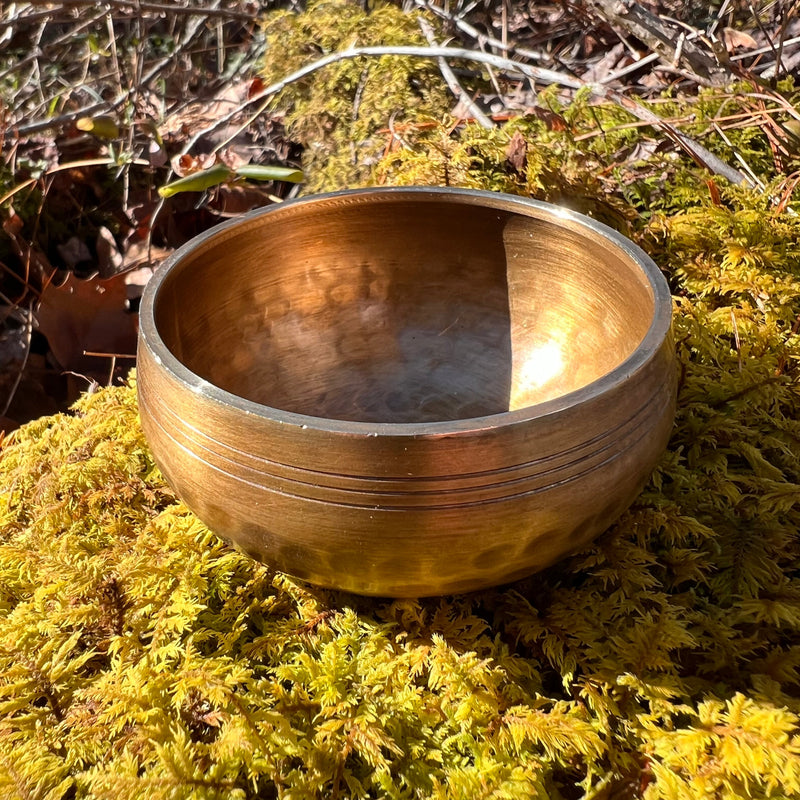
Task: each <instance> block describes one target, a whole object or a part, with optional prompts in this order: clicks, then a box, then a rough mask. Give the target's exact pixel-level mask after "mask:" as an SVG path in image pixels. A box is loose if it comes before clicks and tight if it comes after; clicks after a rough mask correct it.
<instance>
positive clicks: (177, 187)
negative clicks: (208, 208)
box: [158, 164, 231, 197]
mask: <svg viewBox="0 0 800 800" xmlns="http://www.w3.org/2000/svg"><path fill="white" fill-rule="evenodd" d="M230 176H231V171H230V169H228V167H226V166H225V165H224V164H215V165H214V166H213V167H211V168H210V169H204V170H203V171H202V172H193V173H192V174H191V175H187V176H186V177H185V178H180V179H178V180H177V181H173V182H172V183H167V184H165V185H164V186H161V187H159V190H158V193H159V194H160V195H161V197H172V195H174V194H180V193H181V192H203V191H205V190H206V189H210V188H211V187H212V186H217V185H219V184H220V183H224V182H225V181H226V180H228V178H230Z"/></svg>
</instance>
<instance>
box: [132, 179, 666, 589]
mask: <svg viewBox="0 0 800 800" xmlns="http://www.w3.org/2000/svg"><path fill="white" fill-rule="evenodd" d="M670 315H671V300H670V296H669V291H668V288H667V286H666V282H665V281H664V279H663V277H662V276H661V275H660V273H659V272H658V270H657V268H656V267H655V265H654V264H653V263H652V262H651V261H650V260H649V259H648V258H647V256H645V255H644V253H642V251H640V250H638V248H636V247H634V246H633V245H632V244H631V243H630V242H628V241H627V240H626V239H624V238H623V237H622V236H620V235H619V234H617V233H615V232H614V231H611V230H610V229H607V228H605V227H604V226H602V225H599V224H598V223H595V222H593V221H590V220H587V219H586V218H583V217H581V216H579V215H577V214H574V213H571V212H567V211H564V210H563V209H560V208H557V207H554V206H548V205H545V204H541V203H535V202H533V201H529V200H521V199H519V198H512V197H508V196H503V195H497V194H489V193H484V192H471V191H466V190H444V189H383V190H380V189H378V190H364V191H358V192H346V193H339V194H336V195H328V196H320V197H315V198H308V199H304V200H300V201H295V202H292V203H286V204H284V205H282V206H277V207H272V208H270V209H269V210H267V211H261V212H258V213H256V214H254V215H250V216H249V217H246V218H244V219H241V220H237V221H236V222H234V223H232V224H226V225H223V226H220V227H219V228H217V229H214V230H212V231H210V232H209V233H207V234H205V235H203V236H201V237H198V238H197V239H195V240H193V241H192V242H191V243H190V244H189V245H187V246H186V247H184V248H182V249H181V250H180V251H178V252H177V253H176V254H175V255H174V256H173V257H172V258H171V259H170V261H169V262H168V264H167V265H165V266H164V267H162V268H161V270H160V271H159V273H157V275H156V277H155V278H154V279H153V281H151V283H150V285H149V286H148V288H147V291H146V293H145V297H144V300H143V304H142V311H141V324H140V331H141V333H140V344H139V364H138V376H139V377H138V380H139V383H138V385H139V400H140V410H141V416H142V423H143V426H144V430H145V434H146V436H147V439H148V441H149V443H150V445H151V447H152V450H153V453H154V455H155V457H156V460H157V461H158V463H159V465H160V466H161V468H162V470H163V472H164V474H165V475H166V477H167V479H168V480H169V481H170V483H171V484H172V485H173V487H174V488H175V490H176V491H177V492H178V494H179V495H180V496H181V497H182V498H183V499H184V501H185V502H186V504H187V505H188V506H189V507H190V508H192V509H193V510H194V511H195V512H196V513H197V515H198V516H199V517H200V518H201V519H203V520H204V521H205V522H206V523H207V524H208V525H209V526H210V527H211V528H212V529H213V530H215V531H216V532H218V533H219V534H221V535H223V536H226V537H228V538H229V539H231V540H233V541H234V542H236V543H237V544H239V545H240V546H241V547H242V548H243V549H244V550H245V551H246V552H248V553H250V554H251V555H253V556H254V557H255V558H258V559H261V560H263V561H266V562H268V563H270V564H273V565H274V566H276V567H278V568H280V569H282V570H285V571H286V572H289V573H290V574H293V575H295V576H297V577H300V578H304V579H307V580H309V581H311V582H314V583H318V584H322V585H325V586H332V587H337V588H342V589H346V590H350V591H354V592H359V593H365V594H383V595H392V596H420V595H430V594H439V593H447V592H456V591H466V590H472V589H478V588H482V587H485V586H490V585H495V584H498V583H501V582H506V581H509V580H513V579H516V578H519V577H522V576H524V575H527V574H530V573H532V572H534V571H536V570H538V569H541V568H543V567H545V566H547V565H548V564H551V563H552V562H553V561H555V560H556V559H558V558H559V557H561V556H563V555H565V554H566V553H568V552H570V551H573V550H575V549H576V548H579V547H581V546H583V545H585V544H586V543H587V542H589V541H590V540H591V539H592V538H593V537H594V536H596V535H597V534H598V533H599V532H600V531H602V530H603V529H604V528H606V527H607V526H608V525H609V524H610V523H611V522H613V520H614V519H615V518H616V517H617V516H618V515H619V514H620V513H621V512H622V511H623V510H624V509H625V508H627V506H628V505H629V504H630V503H631V502H632V500H633V499H634V498H635V496H636V494H637V493H638V492H639V491H640V489H641V486H642V485H643V483H644V481H645V480H646V479H647V477H648V475H649V473H650V472H651V470H652V468H653V466H654V464H655V462H656V461H657V459H658V457H659V455H660V454H661V452H662V451H663V449H664V447H665V445H666V441H667V438H668V435H669V432H670V429H671V426H672V421H673V417H674V401H675V365H674V351H673V346H672V342H671V339H670Z"/></svg>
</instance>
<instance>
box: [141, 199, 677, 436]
mask: <svg viewBox="0 0 800 800" xmlns="http://www.w3.org/2000/svg"><path fill="white" fill-rule="evenodd" d="M403 194H406V195H408V196H409V197H411V198H413V197H415V196H417V197H421V196H424V197H425V198H426V199H437V198H438V199H443V200H447V199H452V200H456V199H459V198H460V199H466V200H468V201H472V202H480V203H482V204H484V205H487V206H489V207H492V206H494V207H497V208H500V207H503V208H505V209H506V210H511V211H513V210H514V209H513V208H512V207H514V206H515V207H517V208H518V209H519V211H520V212H521V213H522V214H523V215H524V216H531V215H530V214H525V210H526V209H527V210H529V211H530V210H533V211H535V212H537V216H539V217H540V218H541V217H545V218H549V219H551V220H553V221H560V222H566V223H568V224H570V225H571V226H572V227H573V228H577V229H584V230H586V231H587V233H591V234H593V235H594V236H599V237H600V238H602V239H605V240H606V241H607V243H608V244H609V245H611V246H612V247H613V248H616V249H618V250H620V251H622V254H623V255H624V256H626V257H627V258H628V259H629V260H630V261H632V262H633V263H635V264H636V265H637V266H638V267H639V269H640V270H641V273H642V275H643V277H644V278H645V279H646V282H647V285H648V287H649V289H650V291H651V292H652V295H653V309H654V313H653V318H652V319H651V322H650V326H649V327H648V330H647V332H646V333H645V335H644V337H643V338H642V340H641V341H640V342H639V344H638V345H637V346H636V348H635V349H634V350H633V352H632V353H631V354H630V355H629V356H628V357H627V358H626V359H625V360H624V361H622V362H620V364H618V365H617V366H616V367H614V369H612V370H610V371H609V372H607V373H605V374H604V375H601V376H600V377H599V378H597V379H595V380H594V381H592V382H591V383H588V384H586V385H585V386H582V387H581V388H579V389H576V390H574V391H572V392H568V393H566V394H563V395H560V396H559V397H554V398H552V399H550V400H546V401H544V402H542V403H536V404H534V405H532V406H526V407H524V408H519V409H515V410H513V411H501V412H499V413H495V414H486V415H483V416H478V417H465V418H463V419H456V420H444V421H435V422H388V421H387V422H364V421H360V420H339V419H329V418H326V417H317V416H313V415H310V414H301V413H298V412H296V411H288V410H284V409H279V408H275V407H273V406H267V405H263V404H261V403H256V402H254V401H252V400H248V399H246V398H244V397H240V396H239V395H236V394H233V393H232V392H229V391H227V390H225V389H222V388H221V387H219V386H216V385H215V384H213V383H211V382H209V381H207V380H206V379H205V378H203V377H201V376H200V375H198V374H197V373H195V372H193V371H192V370H190V369H189V368H188V367H187V366H186V365H185V364H183V362H182V361H180V359H178V358H177V357H176V356H175V355H174V354H173V353H172V351H171V350H170V349H169V348H168V347H167V345H166V344H165V342H164V340H163V339H162V338H161V335H160V334H159V331H158V327H157V325H156V322H155V304H156V300H157V296H158V292H159V289H160V288H161V286H162V285H163V284H164V282H165V280H166V279H167V277H168V276H169V274H170V273H171V272H172V271H173V269H174V268H176V266H177V265H178V264H179V263H180V262H181V261H182V260H183V259H184V258H185V257H187V256H188V255H190V254H191V253H192V252H193V251H194V250H196V249H197V248H198V247H200V246H203V245H205V244H206V243H207V242H208V241H209V240H210V239H213V238H216V237H217V236H219V235H220V234H224V233H225V232H226V231H228V230H230V229H231V228H235V227H237V226H239V225H244V224H248V223H250V222H252V220H254V219H257V218H259V217H262V216H265V215H267V214H271V213H275V212H279V211H281V210H282V209H284V208H288V207H290V206H293V205H308V204H313V203H318V202H325V201H329V200H331V199H336V198H348V197H366V196H368V195H383V196H387V195H403ZM671 326H672V295H671V292H670V289H669V284H668V283H667V280H666V278H665V277H664V275H663V273H662V272H661V270H660V269H659V268H658V266H657V265H656V263H655V262H654V261H653V259H652V258H650V256H649V255H647V253H645V251H644V250H642V248H640V247H639V246H638V245H636V244H634V243H633V242H632V241H631V240H630V239H628V238H627V237H626V236H623V235H622V234H621V233H619V232H618V231H616V230H614V229H613V228H611V227H609V226H608V225H605V224H604V223H602V222H598V221H597V220H595V219H592V218H591V217H588V216H586V215H585V214H581V213H579V212H577V211H573V210H572V209H569V208H566V207H564V206H561V205H557V204H554V203H546V202H542V201H540V200H533V199H531V198H528V197H521V196H518V195H512V194H506V193H503V192H490V191H485V190H482V189H462V188H458V187H433V186H380V187H366V188H360V189H344V190H341V191H337V192H326V193H321V194H314V195H308V196H305V197H298V198H295V199H291V200H286V201H284V202H282V203H280V204H275V205H270V206H266V207H262V208H257V209H254V210H253V211H249V212H247V213H245V214H242V215H241V216H239V217H236V218H235V219H231V220H226V221H225V222H222V223H220V224H218V225H215V226H214V227H213V228H209V229H208V230H207V231H204V232H203V233H201V234H199V235H197V236H195V237H193V238H192V239H190V240H189V241H188V242H186V243H185V244H184V245H182V246H181V247H179V248H178V249H177V250H175V252H174V253H172V254H171V255H170V256H169V257H168V258H167V259H165V261H164V262H163V263H162V264H161V265H160V266H159V267H158V268H157V269H156V270H155V272H154V274H153V276H152V277H151V278H150V280H149V281H148V282H147V285H146V286H145V289H144V293H143V295H142V299H141V304H140V307H139V337H138V341H139V347H140V348H142V347H146V348H148V349H149V350H150V352H151V353H152V356H153V358H154V359H155V361H156V362H157V363H158V364H159V366H160V367H161V368H163V369H165V370H167V371H168V372H169V373H171V375H172V377H173V378H174V379H175V380H176V381H178V382H180V383H182V384H184V385H185V386H186V388H187V389H189V390H190V391H192V392H194V393H196V394H198V395H200V396H202V397H204V398H206V399H208V400H210V401H212V402H214V403H217V404H219V405H221V406H225V407H233V408H234V409H236V410H239V411H241V412H243V413H244V414H247V415H252V416H255V417H260V418H262V419H264V420H265V421H270V422H274V423H279V424H282V425H289V426H297V427H299V428H303V429H307V430H315V431H318V432H322V433H329V434H347V435H351V436H364V437H374V436H378V435H392V436H403V437H406V436H407V437H422V436H442V435H448V434H468V433H470V432H478V431H481V430H485V429H487V428H497V427H498V426H501V425H503V426H506V425H515V424H519V423H524V422H530V421H533V420H535V419H539V418H542V417H547V416H551V415H553V414H558V413H561V412H563V411H566V410H568V409H571V408H573V407H575V406H577V405H580V404H582V403H585V402H587V401H589V400H592V399H594V398H597V397H600V396H601V395H603V394H606V393H607V392H609V391H611V390H613V389H615V388H616V387H618V386H619V385H621V384H622V383H624V382H626V381H628V380H630V379H631V378H633V376H634V375H635V373H636V372H638V371H639V370H640V369H642V368H643V367H644V366H645V365H646V364H647V363H649V361H650V360H651V359H652V358H653V357H654V356H655V355H656V353H657V352H658V350H659V349H660V348H661V347H662V346H663V344H664V342H665V340H666V339H667V337H668V336H669V333H670V330H671Z"/></svg>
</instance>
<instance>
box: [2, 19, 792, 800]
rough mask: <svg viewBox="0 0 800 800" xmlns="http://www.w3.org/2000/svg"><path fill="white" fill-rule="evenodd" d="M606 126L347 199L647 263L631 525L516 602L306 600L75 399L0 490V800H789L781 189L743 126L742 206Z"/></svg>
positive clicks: (439, 138) (416, 155) (421, 128)
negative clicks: (661, 346)
mask: <svg viewBox="0 0 800 800" xmlns="http://www.w3.org/2000/svg"><path fill="white" fill-rule="evenodd" d="M354 18H355V17H354ZM300 19H302V18H300ZM348 19H350V18H348ZM318 21H319V20H318ZM281 24H285V21H284V22H281ZM304 24H305V23H304ZM309 24H310V23H309ZM285 38H286V41H287V42H290V41H291V37H290V36H289V34H288V33H287V34H286V37H285ZM297 41H299V39H298V40H297ZM287 58H288V55H287ZM364 69H366V65H362V66H361V70H362V72H363V70H364ZM359 74H361V73H359ZM366 80H367V78H366V77H364V81H366ZM357 89H358V86H356V87H355V89H354V91H356V90H357ZM366 91H367V89H366V88H365V89H363V90H362V93H361V97H362V102H363V95H364V93H365V92H366ZM298 97H299V99H298V102H300V101H302V100H303V97H307V96H298ZM748 97H749V95H748V92H747V91H746V89H742V90H737V91H733V92H731V93H729V94H727V95H725V96H718V97H714V96H710V95H709V96H703V97H701V98H700V99H699V100H698V101H695V102H694V104H693V105H692V106H691V109H692V110H691V113H692V114H693V115H694V116H693V120H694V122H693V125H694V127H693V128H692V129H691V130H690V133H693V134H694V135H698V136H699V135H701V134H704V133H705V132H707V131H708V130H710V129H711V128H712V127H713V124H718V120H720V119H722V118H723V116H734V117H736V115H737V114H738V115H739V116H738V117H737V119H738V120H741V118H742V117H741V113H742V109H743V108H747V107H748V106H747V104H748V103H750V100H749V99H748ZM354 99H355V98H354ZM760 102H762V101H760ZM670 104H672V105H670ZM660 108H661V111H662V112H663V113H673V114H678V113H681V114H683V115H684V116H685V115H686V113H687V109H686V108H685V107H684V108H683V109H682V110H681V109H679V108H678V107H677V105H676V104H674V102H673V101H668V102H667V103H665V104H664V105H662V106H661V107H660ZM315 113H316V112H315ZM385 113H387V114H388V113H389V112H388V111H386V112H385ZM376 118H377V117H376ZM629 121H630V119H629V118H628V117H627V116H626V115H625V114H624V113H623V112H621V111H619V110H618V109H616V108H612V107H604V106H590V105H589V104H588V102H587V100H586V98H580V97H579V98H578V100H577V101H576V102H575V103H573V104H571V105H569V106H567V107H564V106H562V105H561V104H559V102H558V101H557V98H556V96H555V94H554V93H552V92H550V93H548V94H546V95H543V96H542V98H541V99H540V106H539V108H538V109H537V111H536V113H532V114H530V115H528V116H526V117H523V118H520V119H517V120H512V121H510V122H509V123H508V124H506V125H504V126H502V127H498V128H497V129H495V130H493V131H484V130H482V129H479V128H477V127H475V126H463V125H458V123H457V121H454V120H444V121H443V122H441V123H439V122H431V120H429V119H428V120H426V121H425V122H424V124H423V123H420V124H419V125H418V126H416V127H414V126H412V125H409V126H407V127H406V130H405V135H404V144H403V146H402V147H401V148H395V147H394V146H391V142H390V141H389V140H387V142H388V144H387V147H386V153H385V156H384V157H383V158H382V159H381V160H380V162H379V163H377V164H375V165H373V166H372V167H370V169H369V174H368V175H367V174H366V173H362V174H361V179H362V180H363V181H365V182H369V181H376V182H415V183H449V184H451V185H462V186H477V187H481V188H490V189H495V190H503V191H510V192H515V193H519V194H524V195H529V196H535V197H540V198H544V199H550V200H558V201H560V202H565V203H567V204H569V205H571V206H573V207H576V208H578V209H580V210H583V211H587V212H589V213H592V214H594V215H596V216H599V217H601V218H603V219H604V220H605V221H607V222H610V223H611V224H613V225H615V226H616V227H618V228H619V229H620V230H623V231H625V232H626V233H627V234H628V235H630V236H631V237H633V238H635V239H636V240H637V241H638V242H639V243H640V244H642V245H643V246H644V247H645V248H646V249H647V250H648V251H649V252H650V253H652V254H653V256H654V257H655V258H656V260H657V261H658V262H659V264H660V265H661V266H662V268H663V269H664V270H665V272H666V274H667V275H668V277H669V280H670V282H671V285H672V287H673V290H674V294H675V312H676V313H675V339H676V347H677V350H678V356H679V360H680V364H681V375H680V389H679V409H678V418H677V422H676V427H675V431H674V435H673V437H672V441H671V443H670V447H669V450H668V452H667V453H666V454H665V456H664V458H663V460H662V462H661V464H660V466H659V468H658V469H657V470H656V472H655V474H654V475H653V478H652V481H651V483H650V484H649V486H648V488H647V489H646V490H645V491H644V493H643V494H642V496H641V497H640V498H639V500H638V501H637V502H636V504H635V505H634V506H633V507H632V508H631V509H630V511H629V512H627V513H626V514H625V515H624V516H623V517H622V518H621V519H620V521H619V522H618V523H617V524H616V525H615V526H614V527H613V528H612V529H611V530H610V531H608V532H607V533H606V534H604V535H603V536H602V537H601V538H600V539H599V540H598V541H597V543H596V544H595V546H593V547H592V548H590V549H589V550H587V551H585V552H583V553H580V554H577V555H575V556H573V557H572V558H570V559H567V560H566V561H563V562H562V563H560V564H558V565H556V566H555V567H553V568H552V569H550V570H548V571H546V572H544V573H542V574H540V575H538V576H536V577H535V578H534V579H531V580H529V581H524V582H522V583H519V584H516V585H514V586H509V587H502V588H499V589H497V590H493V591H487V592H482V593H479V594H474V595H468V596H462V597H449V598H443V599H429V600H424V601H407V600H404V601H391V600H383V601H381V600H375V599H364V598H358V597H354V596H349V595H343V594H338V593H335V592H330V591H322V590H317V589H314V588H311V587H308V586H304V585H301V584H299V583H297V582H295V581H293V580H291V579H290V578H288V577H286V576H285V575H281V574H275V573H272V572H270V571H269V570H268V569H267V568H265V567H264V566H262V565H259V564H257V563H254V562H253V561H251V560H250V559H248V558H247V557H246V556H244V555H241V554H240V553H238V552H236V551H235V550H234V549H232V548H231V547H230V546H229V545H227V544H225V543H224V542H222V541H221V540H219V539H218V538H217V537H216V536H214V535H213V534H212V533H210V532H209V531H208V530H207V529H206V528H205V527H204V526H203V525H202V524H201V523H200V522H198V521H197V520H196V519H195V518H194V517H193V515H192V514H191V513H189V512H188V511H187V510H186V509H185V508H184V507H183V506H182V505H181V504H180V503H179V502H178V501H177V500H176V499H175V498H174V497H173V495H172V494H171V493H170V491H169V489H168V488H167V487H166V486H165V484H164V482H163V479H162V478H161V476H160V474H159V472H158V470H157V468H156V467H155V466H154V464H153V462H152V459H151V456H150V454H149V451H148V448H147V446H146V443H145V442H144V440H143V438H142V434H141V431H140V428H139V424H138V421H137V411H136V402H135V392H134V389H133V388H132V387H131V386H126V387H121V388H115V389H109V390H104V391H100V392H97V393H95V394H92V395H90V396H86V397H85V398H84V399H83V400H82V401H81V402H80V403H79V404H78V406H77V407H76V408H75V409H74V411H73V413H72V414H69V415H60V416H55V417H50V418H46V419H41V420H39V421H36V422H34V423H32V424H30V425H28V426H26V427H25V428H23V429H22V430H21V431H19V432H18V433H17V434H16V435H15V436H14V437H13V441H11V442H6V443H5V445H4V447H3V450H2V458H1V459H0V489H2V494H1V495H0V798H3V800H5V798H9V800H11V798H22V799H23V800H69V799H70V798H109V800H111V799H112V798H113V800H125V799H126V798H141V800H158V799H159V798H164V799H165V800H166V798H170V799H171V800H182V799H183V798H197V799H198V800H199V799H200V798H219V799H220V800H223V798H224V799H225V800H227V798H242V799H244V798H264V799H266V798H284V800H306V799H308V800H312V799H315V798H320V799H322V798H340V799H341V800H344V798H409V799H410V798H415V799H419V800H423V798H441V800H445V799H447V800H450V798H498V800H499V798H520V800H523V799H524V800H528V798H542V799H544V798H552V799H553V800H558V799H559V798H564V799H565V800H566V799H569V798H586V799H587V800H588V799H589V798H595V800H614V799H616V800H622V799H623V798H637V797H643V798H648V799H649V800H655V799H656V798H685V800H695V798H715V800H716V799H717V798H719V799H724V798H745V797H750V798H765V797H772V798H788V797H798V796H800V571H799V570H800V539H799V537H798V531H799V530H800V391H798V385H797V379H798V368H799V365H798V359H799V358H800V333H799V331H800V244H798V242H800V217H799V216H798V215H797V211H798V210H800V209H798V205H797V204H796V203H794V201H793V200H792V190H793V186H794V185H795V184H793V183H792V181H793V178H792V177H791V176H788V173H789V171H790V170H791V169H794V168H795V167H796V166H797V164H796V161H792V160H791V159H792V156H791V152H790V151H788V150H787V151H786V153H784V154H783V155H781V158H780V159H779V158H778V154H777V153H776V152H775V151H774V150H773V149H771V144H770V141H769V140H768V138H767V137H766V136H765V135H764V131H763V130H762V129H761V128H759V127H758V126H751V127H750V128H747V127H743V126H741V125H740V124H739V122H737V123H736V124H737V127H736V129H735V130H730V131H729V132H728V134H727V142H729V143H730V144H728V143H726V140H724V139H720V138H708V137H705V136H704V142H705V143H706V145H707V146H709V147H711V148H712V149H717V150H718V152H719V153H720V154H721V155H723V156H725V157H726V158H727V159H728V160H730V157H731V153H732V152H733V150H731V149H729V148H735V149H736V150H737V151H738V153H739V155H740V156H741V157H742V159H743V160H744V161H746V162H747V163H748V166H749V167H750V168H751V169H752V170H753V172H754V173H755V174H756V175H757V176H758V177H759V179H760V180H761V181H762V182H763V187H761V188H757V189H746V188H738V189H735V188H732V187H729V186H727V185H725V184H724V182H723V181H721V180H714V179H711V178H710V177H709V175H707V174H706V173H704V172H702V170H700V169H699V168H697V167H696V166H695V165H693V164H692V163H691V162H690V161H689V160H688V159H686V158H685V157H683V156H681V155H680V154H678V153H677V152H675V151H674V150H673V149H672V148H670V147H666V148H665V147H663V146H662V144H660V142H659V139H658V138H657V137H655V136H654V135H653V133H652V131H650V132H648V131H647V130H643V129H642V128H641V127H631V126H630V125H628V124H627V123H628V122H629ZM712 123H713V124H712ZM370 130H371V131H372V133H370V134H369V135H373V134H375V133H376V130H375V129H374V128H370ZM365 135H366V134H365ZM326 146H330V147H333V148H334V150H335V149H336V146H337V145H336V144H335V142H334V143H333V144H331V143H330V142H328V143H327V145H326ZM339 154H340V155H341V153H339ZM331 163H333V162H331ZM793 165H794V166H793ZM781 169H783V170H784V171H783V173H782V172H781ZM326 181H327V183H326V184H325V185H326V186H327V187H328V188H332V187H333V186H336V178H335V175H334V176H331V175H329V176H328V177H327V178H326ZM342 183H344V181H342ZM795 183H796V181H795ZM340 185H341V184H340Z"/></svg>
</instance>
